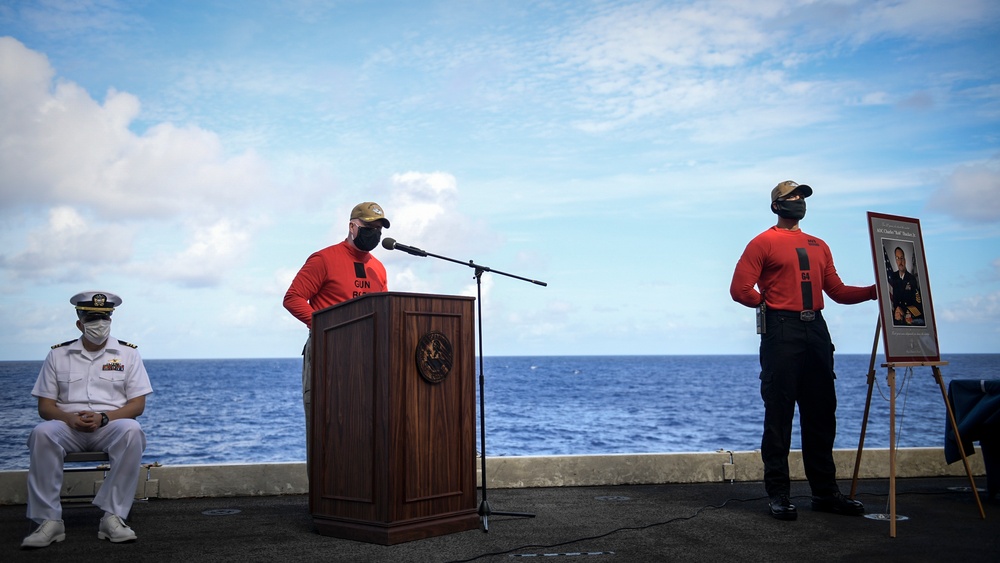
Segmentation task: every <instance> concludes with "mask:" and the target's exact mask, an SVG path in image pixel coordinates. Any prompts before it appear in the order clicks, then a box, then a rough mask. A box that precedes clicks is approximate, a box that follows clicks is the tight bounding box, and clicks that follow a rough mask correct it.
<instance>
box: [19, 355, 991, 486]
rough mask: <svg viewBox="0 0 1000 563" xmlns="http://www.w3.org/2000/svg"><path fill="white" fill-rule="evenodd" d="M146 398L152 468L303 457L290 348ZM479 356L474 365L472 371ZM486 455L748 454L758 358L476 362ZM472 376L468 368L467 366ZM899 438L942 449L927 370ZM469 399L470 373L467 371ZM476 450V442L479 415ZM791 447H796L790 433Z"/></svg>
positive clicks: (874, 419)
mask: <svg viewBox="0 0 1000 563" xmlns="http://www.w3.org/2000/svg"><path fill="white" fill-rule="evenodd" d="M943 359H944V360H945V361H948V362H949V364H948V365H946V366H943V367H942V368H941V369H942V373H943V375H944V378H945V385H947V382H948V381H950V380H951V379H997V378H1000V354H958V355H955V356H951V357H946V358H943ZM869 360H870V356H868V355H866V354H865V355H861V354H838V355H837V357H836V362H837V367H836V371H837V397H838V403H839V404H838V409H837V419H838V434H837V441H836V444H835V447H836V448H838V449H857V446H858V440H859V437H860V432H861V422H862V419H863V416H864V406H865V397H866V394H867V390H868V380H867V373H868V364H869ZM883 362H884V360H883V358H881V357H879V358H878V359H877V362H876V364H875V369H876V378H875V380H876V385H875V388H874V390H873V393H872V406H871V413H870V415H869V423H868V432H867V435H866V437H865V448H866V449H867V448H886V447H888V445H889V399H888V398H889V394H890V392H893V391H892V390H890V389H887V388H886V376H887V371H886V369H885V368H882V367H880V366H881V363H883ZM145 364H146V370H147V371H148V372H149V376H150V380H151V382H152V385H153V390H154V392H153V394H152V395H150V396H149V397H148V399H147V402H146V412H145V414H143V416H142V417H140V419H139V420H140V422H141V423H142V425H143V428H144V429H145V431H146V437H147V447H146V452H145V455H144V456H143V461H144V462H145V463H152V462H159V463H160V464H163V465H190V464H218V463H265V462H290V461H292V462H294V461H304V460H305V430H304V426H305V425H304V418H303V413H302V401H301V369H302V368H301V366H302V361H301V358H284V359H235V360H224V359H218V360H146V361H145ZM478 365H479V364H478V360H477V362H476V366H477V369H478ZM484 365H485V367H484V382H485V383H484V386H483V387H484V390H485V400H486V448H485V451H486V454H487V455H489V456H526V455H565V454H616V453H669V452H709V451H716V450H720V449H721V450H733V451H750V450H754V449H757V448H759V446H760V431H761V421H762V419H763V412H764V407H763V404H762V402H761V399H760V391H759V380H758V379H757V375H758V373H759V370H760V367H759V364H758V361H757V356H756V355H752V356H751V355H740V356H559V357H555V356H551V357H550V356H541V357H487V358H485V359H484ZM40 367H41V361H30V362H0V400H2V403H0V404H2V405H3V410H2V411H0V412H2V418H3V421H4V423H3V424H0V470H18V469H27V468H28V448H27V445H26V441H27V437H28V434H29V433H30V431H31V429H32V428H33V427H34V425H35V424H37V423H38V422H39V420H40V419H39V417H38V412H37V401H36V399H35V398H34V397H32V396H31V388H32V386H33V385H34V382H35V378H36V377H37V375H38V371H39V369H40ZM477 376H478V373H477ZM896 379H897V386H896V389H895V391H894V392H895V393H896V394H897V404H896V415H897V416H896V422H897V437H898V445H899V447H941V446H942V445H943V442H944V430H945V419H946V411H945V407H944V401H943V399H942V397H941V391H940V388H939V387H938V385H937V383H936V382H935V381H934V378H933V376H932V372H931V368H929V367H922V368H913V369H912V370H903V369H899V370H897V372H896ZM475 385H476V393H477V395H476V404H477V408H478V404H479V396H478V393H479V380H478V377H476V383H475ZM476 422H477V430H476V440H477V451H479V452H482V451H483V445H482V444H481V443H479V442H480V438H479V437H480V433H479V429H478V422H479V413H478V411H477V413H476ZM797 426H798V422H797V421H796V431H795V434H794V435H793V443H792V447H793V448H796V449H797V448H799V447H800V444H801V442H800V439H799V435H798V431H797Z"/></svg>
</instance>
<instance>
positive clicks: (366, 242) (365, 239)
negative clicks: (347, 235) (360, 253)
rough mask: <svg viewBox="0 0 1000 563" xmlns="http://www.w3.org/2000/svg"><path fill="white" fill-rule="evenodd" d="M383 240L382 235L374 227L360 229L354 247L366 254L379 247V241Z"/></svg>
mask: <svg viewBox="0 0 1000 563" xmlns="http://www.w3.org/2000/svg"><path fill="white" fill-rule="evenodd" d="M381 238H382V233H381V232H379V230H378V229H376V228H374V227H358V236H356V237H354V246H356V247H358V248H360V249H361V250H364V251H365V252H371V251H372V249H373V248H375V247H376V246H378V241H379V239H381Z"/></svg>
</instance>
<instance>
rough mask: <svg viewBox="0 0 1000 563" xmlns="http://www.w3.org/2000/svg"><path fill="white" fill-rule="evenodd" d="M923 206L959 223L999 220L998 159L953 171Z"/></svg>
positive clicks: (999, 188)
mask: <svg viewBox="0 0 1000 563" xmlns="http://www.w3.org/2000/svg"><path fill="white" fill-rule="evenodd" d="M927 206H928V207H929V208H931V209H938V210H941V211H944V212H945V213H948V214H951V215H954V216H955V217H956V218H957V219H960V220H972V221H984V222H992V221H998V220H1000V157H994V158H992V159H990V160H989V161H986V162H979V163H972V164H966V165H964V166H959V167H958V168H956V169H955V171H954V172H952V174H951V176H949V177H948V178H947V179H945V181H944V185H943V186H942V187H941V188H940V189H938V190H937V191H936V192H935V193H934V194H933V195H932V196H931V198H930V201H928V203H927Z"/></svg>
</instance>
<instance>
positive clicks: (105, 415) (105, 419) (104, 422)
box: [101, 412, 108, 428]
mask: <svg viewBox="0 0 1000 563" xmlns="http://www.w3.org/2000/svg"><path fill="white" fill-rule="evenodd" d="M107 425H108V413H106V412H102V413H101V428H104V427H105V426H107Z"/></svg>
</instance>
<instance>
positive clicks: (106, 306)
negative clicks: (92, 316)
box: [69, 291, 122, 314]
mask: <svg viewBox="0 0 1000 563" xmlns="http://www.w3.org/2000/svg"><path fill="white" fill-rule="evenodd" d="M69 302H70V303H72V304H73V306H74V307H76V310H77V313H78V314H81V313H87V312H97V313H108V314H111V313H112V312H114V310H115V307H117V306H119V305H121V304H122V298H121V297H118V296H117V295H115V294H114V293H111V292H110V291H83V292H81V293H77V294H76V295H74V296H73V297H72V298H70V300H69Z"/></svg>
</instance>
